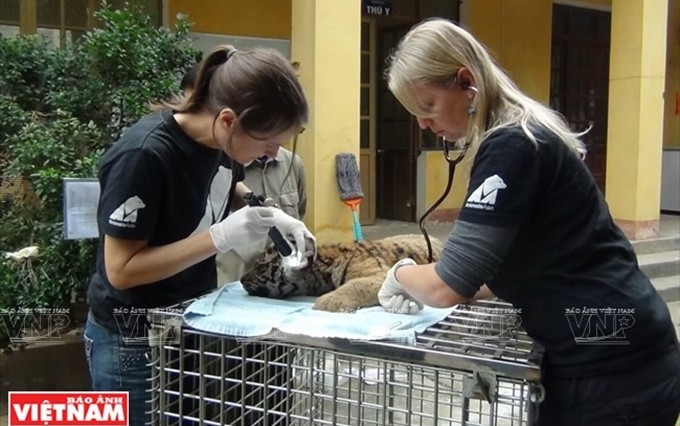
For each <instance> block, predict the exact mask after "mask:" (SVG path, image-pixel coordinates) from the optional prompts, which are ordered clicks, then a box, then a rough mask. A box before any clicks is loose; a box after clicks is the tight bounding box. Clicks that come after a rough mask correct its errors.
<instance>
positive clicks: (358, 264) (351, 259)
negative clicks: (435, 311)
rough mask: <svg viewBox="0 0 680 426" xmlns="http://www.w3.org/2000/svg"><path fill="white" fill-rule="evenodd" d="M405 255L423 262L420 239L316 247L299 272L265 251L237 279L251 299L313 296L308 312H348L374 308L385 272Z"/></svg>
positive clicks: (435, 249)
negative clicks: (313, 257) (307, 262)
mask: <svg viewBox="0 0 680 426" xmlns="http://www.w3.org/2000/svg"><path fill="white" fill-rule="evenodd" d="M431 244H432V254H433V257H434V259H435V260H436V259H437V258H438V257H439V255H440V254H441V250H442V244H441V242H440V241H439V240H437V239H434V238H432V239H431ZM405 257H410V258H411V259H413V260H415V261H416V263H418V264H425V263H427V243H426V242H425V238H424V237H423V236H422V235H417V234H415V235H400V236H395V237H388V238H383V239H380V240H374V241H369V240H362V241H358V242H353V243H335V244H324V245H319V247H318V253H317V257H316V260H314V261H311V260H310V264H309V266H307V267H306V268H304V269H300V270H296V269H291V268H289V267H286V266H284V264H283V262H282V258H281V256H280V255H279V253H278V252H277V251H276V249H274V248H273V247H270V248H268V249H267V250H266V251H265V253H264V254H263V256H262V257H261V258H259V259H258V260H256V261H255V263H254V265H253V266H252V268H251V269H250V270H249V271H248V272H246V273H245V274H244V275H243V277H242V278H241V283H242V284H243V287H244V289H245V290H246V291H247V292H248V294H250V295H252V296H262V297H271V298H276V299H284V298H287V297H292V296H318V298H317V299H316V302H315V303H314V306H313V308H314V309H319V310H324V311H330V312H352V311H355V310H357V309H359V308H364V307H369V306H377V305H379V302H378V290H379V289H380V286H381V285H382V283H383V281H384V280H385V277H386V275H387V271H388V270H389V269H390V267H391V266H392V265H393V264H394V263H395V262H397V261H398V260H400V259H403V258H405Z"/></svg>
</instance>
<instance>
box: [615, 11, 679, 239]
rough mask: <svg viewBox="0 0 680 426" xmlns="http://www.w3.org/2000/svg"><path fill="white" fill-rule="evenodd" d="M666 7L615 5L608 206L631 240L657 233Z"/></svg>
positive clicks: (652, 235)
mask: <svg viewBox="0 0 680 426" xmlns="http://www.w3.org/2000/svg"><path fill="white" fill-rule="evenodd" d="M666 19H667V5H666V4H664V3H663V2H660V1H657V0H614V1H613V3H612V42H611V55H610V82H609V112H608V119H609V123H608V126H607V128H608V134H607V183H606V185H607V194H606V195H607V201H608V202H609V206H610V209H611V212H612V215H613V217H614V219H615V220H616V221H617V223H618V224H619V226H621V227H622V228H623V230H624V232H625V233H626V235H627V236H628V237H629V238H634V239H644V238H649V237H654V236H656V235H655V234H656V233H657V232H658V219H659V206H660V187H661V186H660V182H661V149H662V145H663V144H662V139H663V121H664V117H663V112H664V111H663V110H664V102H663V97H662V94H663V91H664V84H665V71H666V49H665V44H666V29H665V28H664V27H663V25H659V22H666Z"/></svg>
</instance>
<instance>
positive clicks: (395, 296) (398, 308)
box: [378, 258, 423, 314]
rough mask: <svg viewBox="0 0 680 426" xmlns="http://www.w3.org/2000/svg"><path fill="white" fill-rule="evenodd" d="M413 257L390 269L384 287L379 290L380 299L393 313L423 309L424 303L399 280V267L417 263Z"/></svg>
mask: <svg viewBox="0 0 680 426" xmlns="http://www.w3.org/2000/svg"><path fill="white" fill-rule="evenodd" d="M415 264H416V262H415V261H414V260H413V259H409V258H406V259H402V260H400V261H399V262H397V263H395V264H394V265H393V266H392V267H391V268H390V270H389V271H387V277H386V278H385V281H384V282H383V285H382V287H380V290H378V301H379V302H380V304H381V305H382V307H383V308H385V310H386V311H387V312H392V313H393V314H417V313H418V311H420V310H421V309H423V304H422V303H420V302H418V301H417V300H415V299H413V298H412V297H411V296H410V295H409V294H408V293H407V292H406V290H404V287H402V286H401V284H400V283H399V281H397V277H396V273H397V269H399V268H400V267H402V266H404V265H415Z"/></svg>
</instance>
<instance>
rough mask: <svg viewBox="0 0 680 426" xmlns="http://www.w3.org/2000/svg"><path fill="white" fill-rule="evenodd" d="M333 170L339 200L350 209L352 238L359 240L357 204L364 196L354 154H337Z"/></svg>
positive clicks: (360, 234)
mask: <svg viewBox="0 0 680 426" xmlns="http://www.w3.org/2000/svg"><path fill="white" fill-rule="evenodd" d="M335 172H336V176H337V178H338V188H339V189H340V200H342V202H343V203H345V204H346V205H348V206H349V208H351V209H352V226H353V228H354V239H355V240H356V241H361V240H362V239H363V238H364V237H363V235H362V233H361V223H359V204H360V203H361V200H363V198H364V193H363V191H361V177H360V176H359V167H358V166H357V160H356V157H355V156H354V154H352V153H349V152H341V153H340V154H337V155H336V156H335Z"/></svg>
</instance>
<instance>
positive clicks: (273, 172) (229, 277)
mask: <svg viewBox="0 0 680 426" xmlns="http://www.w3.org/2000/svg"><path fill="white" fill-rule="evenodd" d="M289 171H290V173H289ZM245 173H246V175H245V179H244V180H243V182H244V183H245V185H246V186H247V187H248V188H250V190H251V191H253V193H255V195H261V196H263V197H265V198H271V199H272V200H274V202H275V203H276V204H277V205H278V206H279V207H280V208H281V209H282V210H283V211H284V212H285V213H287V214H289V215H290V216H292V217H294V218H296V219H299V220H302V219H303V218H304V215H305V211H306V210H307V187H306V183H305V170H304V165H303V164H302V160H301V159H300V157H299V156H298V155H297V154H294V153H293V152H291V151H289V150H287V149H285V148H279V151H278V153H277V154H276V157H274V158H268V157H261V158H259V159H257V160H254V161H252V162H251V163H250V164H246V166H245ZM270 244H271V240H270V239H268V238H267V239H265V240H264V241H262V242H261V243H259V244H254V245H252V246H249V247H242V248H239V249H238V250H231V251H229V252H227V253H220V254H218V256H217V282H218V285H220V286H221V285H224V284H226V283H230V282H233V281H238V280H239V279H241V277H242V276H243V274H244V272H245V271H247V269H248V267H249V266H250V265H251V264H252V263H253V262H254V261H255V260H256V259H257V257H258V256H259V255H260V254H261V253H262V252H263V251H264V250H266V248H267V247H268V245H270Z"/></svg>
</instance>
